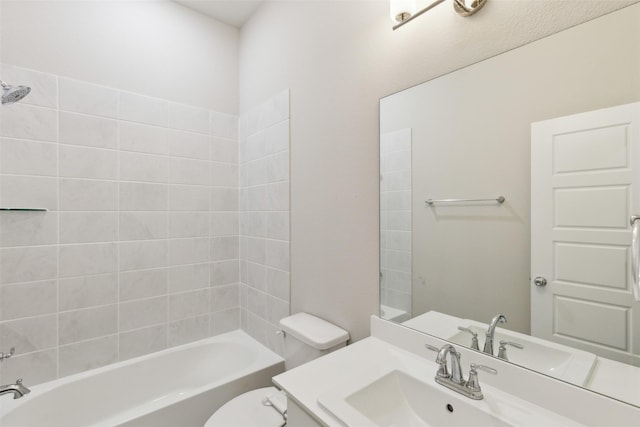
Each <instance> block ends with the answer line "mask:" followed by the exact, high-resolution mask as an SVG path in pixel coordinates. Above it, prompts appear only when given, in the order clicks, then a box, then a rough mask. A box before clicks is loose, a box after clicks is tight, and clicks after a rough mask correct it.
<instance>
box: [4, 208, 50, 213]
mask: <svg viewBox="0 0 640 427" xmlns="http://www.w3.org/2000/svg"><path fill="white" fill-rule="evenodd" d="M0 211H11V212H47V209H46V208H0Z"/></svg>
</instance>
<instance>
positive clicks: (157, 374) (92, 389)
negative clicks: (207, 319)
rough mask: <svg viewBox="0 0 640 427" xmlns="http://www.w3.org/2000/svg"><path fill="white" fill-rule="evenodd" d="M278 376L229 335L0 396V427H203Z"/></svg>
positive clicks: (272, 362)
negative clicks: (23, 392) (15, 395)
mask: <svg viewBox="0 0 640 427" xmlns="http://www.w3.org/2000/svg"><path fill="white" fill-rule="evenodd" d="M283 370H284V363H283V360H282V358H280V357H279V356H277V355H276V354H274V353H272V352H271V351H269V350H268V349H266V348H265V347H264V346H262V345H261V344H259V343H258V342H257V341H255V340H253V339H252V338H251V337H249V336H248V335H246V334H245V333H244V332H242V331H233V332H229V333H226V334H223V335H218V336H216V337H213V338H209V339H206V340H202V341H198V342H195V343H191V344H187V345H183V346H180V347H174V348H171V349H168V350H164V351H161V352H158V353H154V354H151V355H147V356H142V357H138V358H135V359H131V360H127V361H124V362H119V363H116V364H113V365H109V366H105V367H102V368H98V369H94V370H91V371H87V372H83V373H80V374H76V375H73V376H69V377H65V378H62V379H59V380H55V381H51V382H48V383H44V384H40V385H37V386H34V387H32V388H31V393H30V394H27V395H26V396H24V397H23V398H21V399H16V400H12V398H11V397H10V395H4V396H2V397H0V414H1V415H2V416H1V417H0V426H2V427H107V426H108V427H114V426H125V427H202V426H203V425H204V423H205V422H206V420H207V418H209V416H211V414H212V413H213V412H214V411H216V410H217V409H218V408H219V407H220V406H222V405H223V404H224V403H225V402H227V401H228V400H230V399H232V398H233V397H235V396H237V395H239V394H241V393H244V392H245V391H248V390H251V389H254V388H258V387H265V386H268V385H271V377H273V376H274V375H277V374H279V373H280V372H282V371H283ZM27 386H28V384H27Z"/></svg>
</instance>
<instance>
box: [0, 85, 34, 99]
mask: <svg viewBox="0 0 640 427" xmlns="http://www.w3.org/2000/svg"><path fill="white" fill-rule="evenodd" d="M0 86H2V103H3V104H13V103H14V102H18V101H20V100H21V99H22V98H24V97H25V96H27V95H29V92H31V88H30V87H28V86H12V85H9V84H6V83H5V82H3V81H2V80H0Z"/></svg>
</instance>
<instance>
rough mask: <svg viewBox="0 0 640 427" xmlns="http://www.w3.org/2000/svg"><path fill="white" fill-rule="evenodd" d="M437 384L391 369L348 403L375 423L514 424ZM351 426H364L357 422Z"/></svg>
mask: <svg viewBox="0 0 640 427" xmlns="http://www.w3.org/2000/svg"><path fill="white" fill-rule="evenodd" d="M436 386H437V385H432V384H427V383H424V382H422V381H419V380H418V379H416V378H414V377H412V376H410V375H408V374H406V373H404V372H402V371H391V372H389V373H388V374H386V375H385V376H383V377H382V378H380V379H378V380H376V381H374V382H373V383H371V384H369V385H367V386H365V387H363V388H362V389H360V390H358V391H357V392H355V393H353V394H351V395H350V396H347V398H346V399H345V404H346V405H349V406H351V407H352V408H353V409H355V411H357V412H359V413H360V414H362V416H364V417H365V418H366V419H367V421H369V422H370V425H373V426H381V427H383V426H384V427H388V426H412V427H414V426H415V427H422V426H425V427H427V426H444V425H446V426H458V425H460V426H463V425H469V424H468V422H469V420H473V422H474V425H491V426H495V427H506V426H511V425H512V424H508V423H505V422H502V421H501V420H499V419H497V418H496V417H494V416H492V415H491V414H487V413H485V412H482V411H481V410H479V409H477V408H474V407H473V406H471V405H466V404H465V403H464V402H459V401H458V400H459V399H457V398H455V399H452V398H451V396H449V395H447V393H443V392H442V390H440V389H439V388H438V389H436V388H435V387H436ZM348 425H354V426H355V425H357V426H363V427H364V425H365V424H364V422H360V421H355V420H354V422H353V423H348Z"/></svg>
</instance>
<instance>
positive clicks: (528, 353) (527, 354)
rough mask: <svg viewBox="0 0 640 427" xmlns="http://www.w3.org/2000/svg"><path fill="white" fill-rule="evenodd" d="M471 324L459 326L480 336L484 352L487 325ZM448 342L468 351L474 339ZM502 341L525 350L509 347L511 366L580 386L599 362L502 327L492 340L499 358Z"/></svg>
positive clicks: (461, 334)
mask: <svg viewBox="0 0 640 427" xmlns="http://www.w3.org/2000/svg"><path fill="white" fill-rule="evenodd" d="M471 322H472V321H470V320H462V321H461V325H460V326H463V327H465V328H469V329H471V330H472V331H473V332H475V333H477V334H478V341H479V346H480V349H482V348H483V347H484V341H485V333H486V330H487V328H486V327H485V326H484V325H482V326H481V325H478V324H476V323H475V322H473V323H471ZM445 339H446V340H448V341H451V342H453V343H454V344H460V345H464V346H465V347H469V346H470V345H471V335H470V334H469V333H468V332H462V331H461V332H458V333H456V334H455V335H453V336H450V337H448V338H445ZM501 340H502V341H511V342H516V343H518V344H521V345H522V346H523V347H524V348H523V349H518V348H515V347H512V346H507V358H508V360H509V361H510V362H513V363H515V364H517V365H520V366H524V367H525V368H529V369H533V370H534V371H536V372H540V373H542V374H545V375H549V376H552V377H554V378H558V379H561V380H564V381H568V382H570V383H573V384H576V385H579V386H584V385H586V383H587V382H588V380H589V375H590V374H591V371H592V370H593V368H594V366H595V363H596V360H597V357H596V356H595V355H594V354H592V353H588V352H586V351H582V350H576V349H574V348H570V347H567V346H563V345H559V344H555V343H553V342H550V341H547V340H541V339H539V338H535V337H530V336H528V335H524V334H519V333H517V332H511V331H507V330H504V329H500V328H499V327H498V328H496V331H495V334H494V337H493V349H494V354H495V355H497V354H498V347H499V345H500V341H501Z"/></svg>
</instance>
